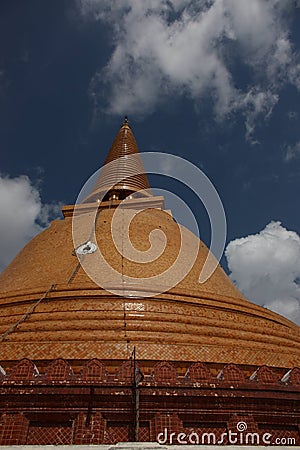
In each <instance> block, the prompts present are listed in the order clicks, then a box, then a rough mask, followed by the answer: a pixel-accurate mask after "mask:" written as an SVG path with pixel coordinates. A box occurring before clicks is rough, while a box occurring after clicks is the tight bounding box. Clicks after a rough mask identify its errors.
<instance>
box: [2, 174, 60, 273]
mask: <svg viewBox="0 0 300 450" xmlns="http://www.w3.org/2000/svg"><path fill="white" fill-rule="evenodd" d="M0 210H1V215H0V271H1V270H3V269H4V268H5V266H6V265H7V264H8V263H9V262H10V261H11V260H12V259H13V257H14V256H15V255H16V254H17V253H18V251H19V250H21V248H22V247H23V246H24V245H25V244H26V243H27V242H28V241H29V240H30V239H31V238H32V237H33V236H35V235H36V234H37V233H39V232H40V231H42V230H43V228H44V227H46V226H48V225H49V221H50V219H52V218H54V217H55V218H57V217H58V216H59V205H49V204H45V205H43V204H42V202H41V199H40V195H39V192H38V190H37V189H36V188H35V187H34V186H33V185H32V184H31V182H30V180H29V178H28V177H27V176H24V175H23V176H19V177H17V178H10V177H8V176H0Z"/></svg>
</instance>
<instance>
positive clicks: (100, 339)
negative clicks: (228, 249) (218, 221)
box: [0, 121, 300, 367]
mask: <svg viewBox="0 0 300 450" xmlns="http://www.w3.org/2000/svg"><path fill="white" fill-rule="evenodd" d="M126 152H130V154H138V148H137V146H136V142H135V140H134V138H133V134H132V131H131V129H130V127H129V125H128V122H127V121H125V123H124V124H123V125H122V127H121V129H120V131H119V133H118V135H117V137H116V140H115V141H114V143H113V146H112V148H111V150H110V152H109V155H108V157H107V160H106V163H109V162H110V161H113V160H118V158H119V157H120V156H121V157H124V156H126V154H127V153H126ZM124 161H125V159H124V158H123V159H122V165H121V166H120V171H121V175H122V176H123V175H124V180H125V181H124V182H121V183H118V184H116V185H114V186H113V189H112V190H111V191H109V192H113V195H114V196H113V197H111V196H110V195H108V196H105V197H104V198H103V199H102V201H101V203H97V199H98V195H99V193H101V194H103V192H104V191H105V189H106V187H107V185H109V184H111V183H112V181H111V180H112V178H109V177H110V176H111V174H109V172H107V173H108V175H107V177H108V178H103V177H102V178H101V176H100V177H99V179H98V180H97V182H96V184H95V186H94V188H93V189H92V192H91V194H89V195H88V196H87V197H86V198H85V200H84V202H83V203H82V204H81V205H79V209H78V210H77V212H78V211H79V212H78V217H77V218H78V230H79V231H78V236H79V237H77V243H76V242H74V215H76V214H77V213H76V214H75V213H74V207H73V206H67V207H64V208H63V213H64V219H63V220H56V221H54V222H52V224H51V226H50V227H49V228H48V229H46V230H45V231H43V232H42V233H40V234H39V235H37V236H36V237H35V238H34V239H32V240H31V241H30V242H29V243H28V244H27V245H26V246H25V247H24V248H23V250H21V252H20V253H19V254H18V255H17V256H16V258H15V259H14V260H13V262H12V263H11V264H10V265H9V266H8V267H7V268H6V270H5V271H4V272H3V273H2V274H1V275H0V306H1V309H0V311H1V322H0V334H1V355H2V360H9V361H14V360H19V359H21V358H24V357H26V358H29V359H32V360H35V361H37V360H50V359H55V358H66V359H69V360H70V359H73V360H88V359H91V358H99V359H109V360H112V359H116V360H122V359H126V358H127V357H128V355H130V354H131V352H132V350H133V348H134V347H135V352H136V357H137V358H138V359H139V360H145V361H149V360H150V361H151V360H170V361H177V362H180V361H191V362H192V361H203V362H211V363H236V364H245V365H247V364H249V365H257V366H258V365H263V364H266V365H270V366H276V367H292V366H297V365H299V364H300V345H299V344H300V329H299V327H298V326H297V325H295V324H294V323H292V322H290V321H289V320H287V319H285V318H283V317H281V316H280V315H278V314H276V313H274V312H272V311H269V310H268V309H265V308H262V307H260V306H257V305H255V304H253V303H251V302H249V301H248V300H247V299H246V298H245V297H244V296H243V295H242V294H241V293H240V292H239V291H238V289H237V288H236V287H235V286H234V285H233V283H232V282H231V280H230V279H229V278H228V276H227V275H226V274H225V272H224V271H223V269H222V268H221V266H220V265H218V266H217V268H216V270H215V271H214V273H213V274H212V275H211V277H210V278H209V279H208V280H207V281H205V283H199V274H200V273H201V270H202V267H203V265H204V263H205V261H206V258H207V255H208V252H209V250H208V249H207V247H206V246H205V245H204V244H203V243H202V242H201V241H199V240H198V238H196V237H195V236H194V235H193V234H192V233H191V232H190V231H188V230H187V229H185V228H184V227H182V226H180V225H178V224H177V223H176V222H175V221H174V220H173V217H172V215H171V213H170V212H169V211H166V210H165V209H164V205H163V198H161V197H153V196H152V195H151V191H150V190H149V183H148V180H147V177H146V175H145V174H143V175H142V176H139V177H136V176H133V177H129V178H127V179H126V170H127V168H126V161H125V163H124ZM140 189H145V190H146V191H145V192H146V194H145V195H142V196H139V197H137V198H136V197H135V195H133V198H131V199H129V200H127V201H126V202H125V206H124V207H123V208H118V206H119V205H120V202H121V201H122V199H123V198H124V191H126V195H128V194H135V193H136V192H139V190H140ZM95 211H96V212H95ZM117 211H118V213H117V214H116V212H117ZM133 211H134V213H133ZM93 215H94V216H95V217H96V219H95V220H94V222H93V223H94V228H93V234H90V233H88V234H85V233H86V232H85V231H84V224H85V223H86V221H87V222H88V223H90V220H91V218H93ZM125 222H126V223H127V222H128V223H129V222H130V225H129V226H128V229H127V228H126V230H125V228H124V223H125ZM112 229H114V230H115V235H116V236H117V237H118V239H119V241H120V242H121V245H123V244H124V239H125V233H126V238H128V237H129V239H130V241H131V244H132V246H133V248H134V249H131V250H130V249H129V250H128V252H129V253H128V255H127V256H126V257H124V255H122V251H121V250H124V248H122V249H120V246H119V248H117V246H116V245H115V244H116V243H115V240H114V239H113V237H112ZM153 230H158V233H157V235H155V236H156V237H154V238H153V240H152V241H151V239H150V238H149V236H150V234H151V232H152V231H153ZM182 236H183V237H184V240H185V246H186V249H187V252H186V253H185V254H184V255H183V257H182V259H181V262H180V265H179V266H178V267H177V268H176V269H175V270H174V271H173V272H166V271H167V270H168V267H169V266H170V265H172V264H175V263H177V255H178V252H179V251H180V242H181V238H182ZM78 243H79V244H82V245H79V246H78V245H77V244H78ZM164 243H165V245H164ZM155 244H157V246H158V247H159V248H160V247H161V248H163V251H162V252H161V253H158V255H156V257H155V258H154V259H152V260H151V261H148V262H145V261H144V260H143V259H141V260H139V259H134V258H130V251H133V252H134V250H136V251H137V252H139V254H143V253H147V252H150V253H151V251H152V250H153V251H155ZM91 246H94V247H95V248H94V249H93V248H91ZM195 248H196V249H197V252H196V255H195V262H194V263H193V264H192V266H191V268H190V267H189V264H190V263H189V253H190V252H191V253H192V252H193V251H194V249H195ZM96 249H97V251H96ZM189 249H190V251H189ZM85 250H86V251H85ZM99 250H100V253H101V255H102V256H101V258H100V259H99ZM103 260H105V261H106V263H104V262H103ZM186 267H187V268H188V269H186V270H184V268H186ZM111 269H113V272H112V270H111ZM182 271H183V272H184V276H183V277H180V276H179V278H178V273H179V272H180V273H179V275H180V274H181V273H182ZM185 272H186V273H185ZM112 273H113V274H114V275H112ZM161 273H168V279H166V278H160V277H159V274H161ZM156 276H157V277H158V278H156ZM178 279H179V281H178V282H177V280H178ZM98 280H100V282H98ZM143 280H146V281H145V283H144V282H143ZM147 280H148V281H149V280H150V282H148V281H147ZM152 280H154V281H153V283H152ZM157 286H159V288H158V289H157ZM166 287H167V288H166ZM145 292H146V294H145Z"/></svg>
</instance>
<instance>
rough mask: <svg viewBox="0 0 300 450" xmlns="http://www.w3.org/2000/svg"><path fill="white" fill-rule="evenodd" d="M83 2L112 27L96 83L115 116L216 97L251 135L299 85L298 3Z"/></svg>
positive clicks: (92, 16)
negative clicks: (294, 36)
mask: <svg viewBox="0 0 300 450" xmlns="http://www.w3.org/2000/svg"><path fill="white" fill-rule="evenodd" d="M77 3H78V6H79V10H80V13H81V15H82V16H83V17H85V18H86V19H88V20H98V21H101V22H103V23H105V24H108V25H109V26H110V29H111V30H112V35H111V42H112V45H113V48H112V53H111V56H110V58H109V60H108V63H107V65H106V66H105V67H104V68H101V69H100V70H99V72H98V73H97V74H95V76H94V77H93V80H92V82H91V86H90V92H91V95H92V97H93V99H94V102H95V106H96V107H98V108H100V109H104V110H105V111H106V112H108V113H111V114H118V115H119V114H124V113H126V112H128V111H130V113H132V112H134V113H136V114H140V115H145V114H148V113H151V112H152V111H154V110H155V109H156V108H157V106H158V104H159V103H161V102H163V101H164V100H166V99H168V98H170V97H174V96H175V97H180V96H185V97H187V98H190V99H192V100H193V101H194V102H195V105H196V107H199V105H201V102H202V101H203V100H204V99H207V98H209V99H210V101H211V104H212V106H213V109H214V112H215V116H216V118H217V119H223V118H224V117H226V116H228V115H229V114H232V113H239V114H240V115H242V116H243V117H244V121H245V127H246V136H247V138H248V139H249V140H251V139H252V134H253V130H254V128H255V124H256V122H257V120H258V119H262V118H263V119H267V118H268V116H269V115H270V114H271V113H272V110H273V108H274V106H275V105H276V103H277V102H278V100H279V93H280V89H281V87H282V86H283V85H284V84H286V83H289V84H292V85H294V86H295V87H296V88H297V89H300V63H299V55H297V54H296V53H295V51H294V49H293V44H292V42H291V40H290V34H289V32H290V30H289V25H290V20H291V18H292V15H293V11H294V8H295V7H297V3H296V2H295V1H294V0H288V1H285V2H282V1H281V0H251V1H249V0H238V1H236V0H202V1H195V0H163V1H160V2H159V1H155V0H143V1H142V2H141V1H140V0H122V1H120V0H115V1H111V0H77ZM241 80H243V81H241ZM242 83H243V84H242Z"/></svg>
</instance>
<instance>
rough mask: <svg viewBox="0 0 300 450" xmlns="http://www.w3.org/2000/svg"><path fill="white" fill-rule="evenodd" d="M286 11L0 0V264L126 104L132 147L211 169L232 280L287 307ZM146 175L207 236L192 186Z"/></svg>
mask: <svg viewBox="0 0 300 450" xmlns="http://www.w3.org/2000/svg"><path fill="white" fill-rule="evenodd" d="M299 25H300V2H299V1H296V0H285V1H282V0H270V1H267V0H207V1H206V0H203V1H190V0H170V1H158V0H144V1H143V2H142V1H140V0H123V1H121V0H120V1H112V0H110V1H108V0H78V1H76V0H51V2H46V1H40V0H27V1H26V2H24V1H21V0H9V1H8V0H2V2H1V4H0V36H1V39H0V47H1V52H0V142H1V153H0V172H1V180H0V205H1V219H0V232H1V233H0V234H1V237H0V250H1V252H0V253H1V254H2V256H1V258H2V259H1V261H0V264H1V268H2V269H3V268H4V266H5V265H6V264H7V263H8V262H9V260H10V259H11V258H12V257H13V256H14V254H15V253H16V252H17V251H18V250H19V249H20V247H22V246H23V245H24V244H25V242H26V241H27V240H28V239H30V238H31V237H32V236H33V235H34V234H35V233H37V232H38V231H40V230H41V229H43V228H44V227H45V226H47V225H48V223H49V221H50V220H51V219H52V218H55V217H57V215H58V214H59V208H60V205H61V204H72V203H74V202H75V200H76V197H77V195H78V193H79V191H80V189H81V187H82V185H83V184H84V182H85V181H86V179H87V178H88V177H89V176H90V175H91V174H92V173H93V172H94V171H95V170H96V169H98V168H99V167H100V166H101V164H102V163H103V160H104V158H105V156H106V153H107V151H108V150H109V147H110V145H111V143H112V140H113V139H114V137H115V134H116V133H117V131H118V129H119V127H120V125H121V123H122V121H123V117H124V115H125V114H126V115H128V116H129V119H130V124H131V126H132V129H133V132H134V135H135V137H136V140H137V142H138V145H139V148H140V150H141V151H159V152H167V153H172V154H175V155H178V156H181V157H182V158H186V159H188V160H189V161H191V162H193V163H194V164H196V165H197V166H198V167H200V168H201V169H202V170H203V171H204V173H205V174H206V175H207V176H208V177H209V178H210V180H211V181H212V182H213V183H214V185H215V187H216V189H217V190H218V192H219V194H220V197H221V199H222V202H223V205H224V208H225V211H226V217H227V225H228V236H227V242H228V243H230V245H229V247H228V249H227V260H226V259H225V258H223V260H222V262H223V265H224V266H225V268H226V270H227V271H229V272H230V270H229V269H231V276H232V278H233V279H235V281H236V283H237V285H238V286H239V288H240V289H241V290H243V292H244V293H245V294H246V296H248V298H250V299H251V300H253V301H256V302H257V303H259V304H261V305H264V306H266V307H270V308H272V309H275V310H277V311H279V312H280V313H281V314H285V315H287V316H288V317H290V318H291V319H292V320H295V321H298V322H299V321H300V307H299V305H300V288H299V279H300V240H299V231H300V215H299V191H300V132H299V130H300V106H299V104H300V102H299V100H300V53H299V52H300V26H299ZM150 180H151V182H152V184H156V183H159V187H162V188H164V189H170V190H172V191H174V190H176V191H177V192H178V193H179V195H181V196H182V197H183V198H184V199H185V201H186V202H187V203H188V204H189V206H190V208H191V209H192V210H193V212H194V214H195V216H196V217H197V219H198V222H199V226H200V232H201V237H202V238H203V240H204V241H205V242H206V243H207V244H208V243H209V238H210V235H209V222H208V219H207V217H206V215H205V211H204V210H203V207H202V206H201V204H200V205H199V204H198V202H197V199H196V198H195V197H194V196H193V195H192V194H191V193H190V192H189V191H188V190H187V189H184V188H183V187H182V186H180V185H178V184H177V185H176V183H171V182H170V180H166V179H162V178H155V177H152V178H151V177H150ZM280 223H281V225H280ZM238 238H243V239H242V240H241V239H240V240H237V239H238ZM227 263H228V264H229V268H228V266H227Z"/></svg>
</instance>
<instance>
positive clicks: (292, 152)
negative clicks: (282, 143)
mask: <svg viewBox="0 0 300 450" xmlns="http://www.w3.org/2000/svg"><path fill="white" fill-rule="evenodd" d="M299 155H300V141H298V142H296V144H295V145H288V146H287V147H286V148H285V161H286V162H289V161H291V160H292V159H295V158H297V156H299Z"/></svg>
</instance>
